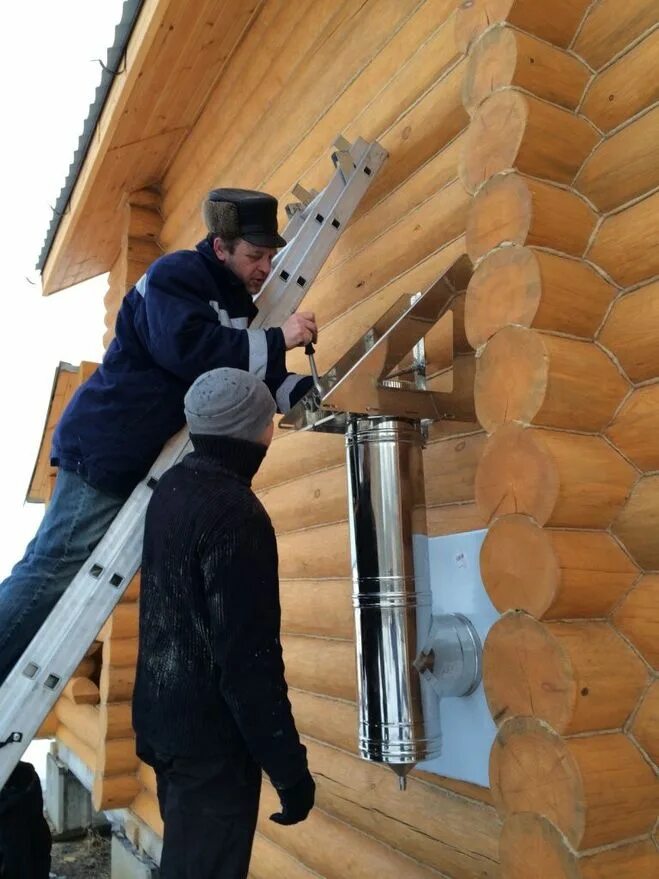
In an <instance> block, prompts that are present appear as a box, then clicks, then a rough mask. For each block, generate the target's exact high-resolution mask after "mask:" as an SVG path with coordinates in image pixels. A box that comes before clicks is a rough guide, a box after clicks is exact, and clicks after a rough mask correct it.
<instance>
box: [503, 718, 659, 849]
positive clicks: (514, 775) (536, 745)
mask: <svg viewBox="0 0 659 879" xmlns="http://www.w3.org/2000/svg"><path fill="white" fill-rule="evenodd" d="M490 783H491V786H492V794H493V797H494V802H495V805H496V807H497V809H498V810H499V813H500V814H501V815H502V817H504V818H506V819H507V818H508V817H509V816H511V815H514V814H516V813H520V812H534V813H536V814H537V815H541V816H544V817H545V818H547V819H548V820H549V821H551V822H552V823H553V824H554V825H555V826H556V827H557V828H558V830H560V831H561V833H563V834H564V835H565V837H566V838H567V840H568V842H569V843H570V845H571V846H572V847H573V848H574V849H575V850H576V851H582V850H584V849H590V848H595V847H597V846H603V845H609V844H612V843H616V842H621V841H623V840H626V839H632V838H634V837H637V836H643V835H645V834H648V833H649V832H650V831H651V829H652V827H653V825H654V823H655V821H656V817H657V810H658V808H659V784H657V780H656V776H655V773H654V771H653V770H652V768H651V767H650V766H649V765H648V763H647V762H646V760H645V759H644V758H643V756H642V754H641V753H640V751H639V750H638V748H636V747H635V746H634V744H633V743H632V742H631V741H630V739H629V738H628V737H627V736H625V735H623V734H622V733H606V734H604V735H592V736H583V737H580V736H578V737H576V738H568V739H562V738H561V737H560V736H559V735H558V734H557V733H556V732H555V731H554V730H553V729H552V728H551V727H550V726H549V725H548V724H546V723H543V722H542V721H539V720H533V719H531V718H528V717H517V718H513V719H511V720H508V721H506V722H505V723H504V724H503V725H502V726H501V728H500V729H499V732H498V733H497V737H496V739H495V742H494V745H493V746H492V752H491V754H490Z"/></svg>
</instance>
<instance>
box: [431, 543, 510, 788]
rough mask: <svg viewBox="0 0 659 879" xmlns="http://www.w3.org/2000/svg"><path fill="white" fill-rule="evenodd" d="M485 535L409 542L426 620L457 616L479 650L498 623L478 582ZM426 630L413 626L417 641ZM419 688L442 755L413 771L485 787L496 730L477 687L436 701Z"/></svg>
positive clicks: (492, 607) (487, 597) (433, 694)
mask: <svg viewBox="0 0 659 879" xmlns="http://www.w3.org/2000/svg"><path fill="white" fill-rule="evenodd" d="M486 534H487V531H486V530H480V531H466V532H463V533H462V534H448V535H446V536H443V537H431V538H428V537H425V536H421V535H415V538H414V541H415V544H414V563H415V571H416V575H417V578H418V579H420V580H421V582H423V581H424V580H426V581H428V580H429V581H430V588H431V591H432V614H433V615H434V616H436V615H438V614H449V613H460V614H463V615H464V616H466V617H467V618H468V619H469V620H470V621H471V623H472V625H473V626H474V628H475V629H476V632H477V633H478V635H479V637H480V639H481V642H482V643H483V644H485V639H486V637H487V633H488V632H489V630H490V628H491V627H492V625H493V624H494V623H495V622H496V620H497V619H498V618H499V613H498V611H497V610H496V608H495V607H494V605H493V604H492V602H491V601H490V599H489V596H488V594H487V592H486V591H485V587H484V586H483V581H482V580H481V576H480V564H479V555H480V549H481V546H482V543H483V540H484V539H485V535H486ZM428 624H429V621H428V620H422V619H420V620H419V634H420V636H421V635H422V634H423V633H425V632H426V631H427V626H428ZM419 646H421V645H419ZM422 686H423V698H424V712H425V711H430V712H431V713H437V715H438V716H439V719H440V723H441V730H442V755H441V757H436V758H435V759H433V760H426V761H424V762H423V763H419V765H418V767H417V768H418V769H423V770H424V772H433V773H435V774H437V775H444V776H446V777H447V778H455V779H459V780H460V781H469V782H472V783H473V784H479V785H482V786H483V787H488V786H489V775H488V763H489V757H490V748H491V746H492V743H493V741H494V737H495V735H496V726H495V724H494V721H493V720H492V717H491V715H490V711H489V708H488V707H487V702H486V700H485V691H484V689H483V684H482V682H481V683H480V684H479V686H478V687H477V688H476V690H475V691H474V692H473V693H472V694H471V695H470V696H463V697H460V698H457V697H449V698H444V699H441V700H440V699H439V698H438V697H437V695H436V694H435V693H434V691H433V690H432V688H431V687H430V686H429V685H428V684H426V682H425V681H423V680H422Z"/></svg>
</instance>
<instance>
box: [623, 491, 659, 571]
mask: <svg viewBox="0 0 659 879" xmlns="http://www.w3.org/2000/svg"><path fill="white" fill-rule="evenodd" d="M612 530H613V533H614V534H615V535H616V537H617V538H618V539H619V540H621V541H622V543H623V544H624V546H625V547H626V548H627V550H628V551H629V553H630V555H631V557H632V558H633V559H634V561H636V562H637V564H638V565H639V566H640V567H641V568H644V569H645V570H647V571H656V570H658V569H659V541H657V533H659V476H657V475H654V476H644V477H642V478H641V479H639V481H638V482H637V483H636V485H635V486H634V488H633V489H632V492H631V494H630V495H629V497H628V499H627V503H626V504H625V506H624V507H623V508H622V510H621V512H620V514H619V515H618V518H617V519H616V520H615V522H614V523H613V529H612Z"/></svg>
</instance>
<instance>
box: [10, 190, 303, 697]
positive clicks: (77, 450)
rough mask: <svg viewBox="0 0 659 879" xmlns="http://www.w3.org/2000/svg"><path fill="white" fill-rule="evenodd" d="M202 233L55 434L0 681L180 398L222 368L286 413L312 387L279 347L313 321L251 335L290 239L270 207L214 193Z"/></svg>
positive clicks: (128, 318) (163, 262)
mask: <svg viewBox="0 0 659 879" xmlns="http://www.w3.org/2000/svg"><path fill="white" fill-rule="evenodd" d="M203 213H204V220H205V222H206V226H207V228H208V232H209V234H208V236H207V237H206V238H205V239H204V240H203V241H201V242H200V243H199V244H198V245H197V247H196V249H195V250H180V251H177V252H175V253H170V254H167V255H165V256H162V257H161V258H160V259H158V260H156V261H155V262H154V263H153V265H151V266H150V267H149V268H148V269H147V271H146V274H144V275H143V276H142V277H141V278H140V279H139V281H138V282H137V283H136V284H135V286H134V287H133V288H132V289H131V290H130V291H129V292H128V294H127V295H126V297H125V299H124V301H123V303H122V306H121V308H120V310H119V314H118V316H117V324H116V335H115V338H114V339H113V341H112V343H111V344H110V346H109V348H108V350H107V352H106V354H105V357H104V358H103V362H102V364H101V365H100V366H99V368H98V369H97V370H96V372H95V373H94V374H93V375H92V376H91V377H90V378H89V379H88V381H87V382H85V384H84V385H83V386H82V387H80V388H79V389H78V391H77V392H76V394H75V395H74V396H73V398H72V399H71V401H70V403H69V405H68V406H67V408H66V410H65V412H64V414H63V415H62V418H61V420H60V422H59V424H58V426H57V430H56V431H55V436H54V439H53V446H52V453H51V461H52V463H53V464H54V465H56V466H58V467H59V471H58V474H57V480H56V483H55V490H54V493H53V497H52V499H51V502H50V504H49V506H48V508H47V510H46V513H45V515H44V518H43V521H42V523H41V525H40V527H39V530H38V531H37V534H36V536H35V537H34V539H33V540H32V541H31V542H30V544H29V545H28V547H27V549H26V552H25V555H24V557H23V558H22V559H21V561H20V562H18V564H17V565H16V566H15V567H14V569H13V571H12V573H11V575H10V576H9V577H8V578H7V579H6V580H5V581H4V582H3V583H1V584H0V683H1V682H2V681H3V680H4V679H5V678H6V676H7V674H8V673H9V672H10V671H11V669H12V667H13V666H14V664H15V663H16V661H17V660H18V658H19V657H20V656H21V654H22V652H23V651H24V649H25V648H26V647H27V645H28V644H29V642H30V640H31V639H32V638H33V636H34V635H35V634H36V632H37V631H38V629H39V627H40V626H41V624H42V623H43V622H44V620H45V619H46V617H47V616H48V614H49V613H50V611H51V610H52V609H53V607H54V606H55V604H56V603H57V601H58V599H59V598H60V596H61V595H62V593H63V592H64V590H65V589H66V587H67V586H68V584H69V583H70V582H71V580H72V579H73V577H74V576H75V574H76V573H77V571H78V570H79V568H80V567H81V566H82V564H83V563H84V562H85V561H86V559H87V558H88V557H89V555H90V554H91V552H92V550H93V549H94V547H95V546H96V544H97V543H98V542H99V540H100V539H101V537H102V536H103V535H104V534H105V532H106V530H107V528H108V526H109V525H110V523H111V522H112V520H113V518H114V517H115V515H116V514H117V512H118V511H119V509H120V507H121V506H122V504H123V503H124V501H125V500H126V498H127V497H128V495H129V494H130V493H131V491H132V490H133V488H135V486H136V485H137V483H138V482H139V481H140V480H141V479H142V478H143V477H144V476H145V475H146V473H147V471H148V469H149V467H150V466H151V464H152V463H153V461H154V460H155V458H156V457H157V456H158V453H159V452H160V450H161V448H162V446H163V445H164V443H165V442H166V441H167V440H168V439H169V438H170V437H171V436H172V435H173V434H175V433H176V432H177V431H178V430H180V429H181V428H182V427H183V425H184V420H185V419H184V412H183V398H184V396H185V393H186V391H187V390H188V388H189V387H190V385H192V383H193V382H194V381H195V379H196V378H198V376H200V375H201V374H202V373H204V372H207V371H208V370H211V369H215V368H218V367H233V368H235V369H241V370H246V371H248V372H250V373H251V374H253V375H254V376H256V377H258V378H260V379H262V380H263V381H264V382H265V384H266V385H267V387H268V389H269V390H270V393H271V394H272V396H273V398H274V399H275V401H276V403H277V406H278V408H279V410H280V411H282V412H286V411H288V409H289V408H290V407H291V406H293V405H294V404H295V403H296V402H297V400H298V399H299V398H300V397H301V396H302V395H303V394H304V393H306V392H307V390H309V388H310V387H311V382H312V380H311V378H310V377H309V376H299V375H294V374H291V373H289V372H288V371H287V369H286V351H287V350H290V349H291V348H294V347H296V346H301V345H306V344H308V343H309V342H310V341H312V340H313V339H315V337H316V331H317V330H316V323H315V319H314V315H313V314H312V313H309V312H298V313H296V314H294V315H292V316H291V317H290V318H288V320H287V321H286V322H285V323H284V324H283V325H282V326H281V327H275V328H272V329H267V330H262V329H251V328H250V324H251V322H252V321H253V319H254V317H255V315H256V314H257V308H256V306H255V305H254V303H253V301H252V297H253V296H255V295H256V294H257V293H258V292H259V291H260V289H261V287H262V285H263V282H264V281H265V279H266V277H267V276H268V273H269V271H270V267H271V262H272V258H273V256H274V255H275V253H276V252H277V248H279V247H283V246H284V244H285V243H286V242H285V240H284V239H283V238H282V237H281V236H280V235H279V234H278V231H277V200H276V199H275V198H273V197H272V196H271V195H267V194H266V193H262V192H253V191H250V190H242V189H216V190H213V191H212V192H210V193H209V194H208V197H207V199H206V201H205V203H204V208H203Z"/></svg>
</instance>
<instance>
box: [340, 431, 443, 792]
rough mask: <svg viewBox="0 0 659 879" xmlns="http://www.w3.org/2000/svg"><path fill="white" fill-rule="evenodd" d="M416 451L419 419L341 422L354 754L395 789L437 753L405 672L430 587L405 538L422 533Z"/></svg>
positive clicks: (413, 680)
mask: <svg viewBox="0 0 659 879" xmlns="http://www.w3.org/2000/svg"><path fill="white" fill-rule="evenodd" d="M422 448H423V437H422V434H421V429H420V425H419V423H418V422H416V423H414V422H409V421H405V420H402V419H397V418H368V417H359V416H357V417H351V418H350V420H349V422H348V426H347V433H346V453H347V469H348V503H349V507H350V515H349V521H350V543H351V551H352V552H351V555H352V577H353V606H354V613H355V630H356V631H355V636H356V639H355V640H356V645H357V685H358V694H359V698H358V705H359V753H360V755H361V756H362V757H364V758H366V759H367V760H374V761H377V762H379V763H385V764H387V765H389V766H390V767H391V768H392V769H393V770H394V771H395V772H396V774H397V775H398V776H399V779H400V785H401V788H402V789H404V787H405V777H406V775H407V773H408V772H409V770H410V769H412V768H413V766H414V764H415V763H417V762H418V761H420V760H426V759H430V758H432V757H434V756H439V754H440V752H441V734H440V730H439V725H438V723H433V722H432V718H429V717H426V718H425V719H424V712H423V710H422V697H421V679H420V676H419V673H418V671H417V669H416V668H415V667H414V661H415V658H416V656H417V654H418V650H419V646H420V643H421V642H422V641H423V640H424V639H425V637H426V636H427V634H428V633H427V631H420V632H418V631H417V624H418V620H419V619H421V620H426V621H429V620H430V617H431V601H432V596H431V592H430V586H429V584H428V583H419V582H417V581H416V580H415V575H414V558H413V544H414V536H415V535H425V533H426V521H425V519H426V513H425V492H424V481H423V460H422V454H421V453H422ZM424 628H427V626H424ZM426 714H427V713H426ZM431 724H432V726H431Z"/></svg>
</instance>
